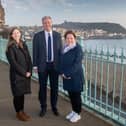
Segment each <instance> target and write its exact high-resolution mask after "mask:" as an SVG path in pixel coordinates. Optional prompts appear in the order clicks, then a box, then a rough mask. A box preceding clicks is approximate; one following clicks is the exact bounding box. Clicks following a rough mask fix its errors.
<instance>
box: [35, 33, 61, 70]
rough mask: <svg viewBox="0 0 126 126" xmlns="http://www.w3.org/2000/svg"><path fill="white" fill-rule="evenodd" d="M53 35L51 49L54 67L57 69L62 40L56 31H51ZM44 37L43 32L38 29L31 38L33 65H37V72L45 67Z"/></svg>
mask: <svg viewBox="0 0 126 126" xmlns="http://www.w3.org/2000/svg"><path fill="white" fill-rule="evenodd" d="M52 36H53V50H54V68H55V70H57V71H58V68H59V62H60V55H61V50H62V49H61V48H62V41H61V36H60V34H59V33H58V32H56V31H52ZM46 59H47V56H46V39H45V32H44V31H40V32H38V33H36V34H35V35H34V38H33V66H37V67H38V72H43V71H44V70H45V67H46Z"/></svg>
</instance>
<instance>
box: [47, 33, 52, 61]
mask: <svg viewBox="0 0 126 126" xmlns="http://www.w3.org/2000/svg"><path fill="white" fill-rule="evenodd" d="M51 57H52V55H51V36H50V33H48V62H50V61H51Z"/></svg>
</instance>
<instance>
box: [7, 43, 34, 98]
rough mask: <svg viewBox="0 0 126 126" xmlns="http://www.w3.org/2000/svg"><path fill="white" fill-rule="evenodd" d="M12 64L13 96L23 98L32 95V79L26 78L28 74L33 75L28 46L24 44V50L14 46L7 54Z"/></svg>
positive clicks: (11, 81)
mask: <svg viewBox="0 0 126 126" xmlns="http://www.w3.org/2000/svg"><path fill="white" fill-rule="evenodd" d="M6 56H7V59H8V61H9V64H10V83H11V89H12V94H13V95H14V96H21V95H24V94H28V93H31V84H30V81H31V77H29V78H27V77H26V72H31V73H32V62H31V57H30V55H29V51H28V48H27V45H26V44H25V43H23V49H22V48H20V47H18V46H17V45H16V44H12V45H11V46H10V47H9V48H8V51H7V52H6Z"/></svg>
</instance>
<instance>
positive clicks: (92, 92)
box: [0, 38, 126, 126]
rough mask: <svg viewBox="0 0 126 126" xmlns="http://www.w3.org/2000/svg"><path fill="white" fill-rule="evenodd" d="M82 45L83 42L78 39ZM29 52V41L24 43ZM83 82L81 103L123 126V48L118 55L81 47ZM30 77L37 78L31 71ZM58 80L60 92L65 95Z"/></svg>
mask: <svg viewBox="0 0 126 126" xmlns="http://www.w3.org/2000/svg"><path fill="white" fill-rule="evenodd" d="M80 42H81V44H82V46H83V43H82V41H80ZM6 44H7V40H5V39H2V38H0V60H2V61H4V62H7V60H6V56H5V48H6ZM27 45H28V47H29V51H30V54H32V43H31V42H27ZM83 51H84V60H83V63H84V65H83V66H84V71H85V72H84V73H85V85H84V92H83V93H82V103H83V105H86V106H88V107H89V108H91V109H93V110H95V111H97V112H98V113H101V114H102V115H104V116H107V117H109V118H110V119H113V120H115V121H116V122H118V123H120V124H122V125H124V126H126V79H125V76H126V55H125V53H124V52H125V51H126V50H124V49H121V53H120V54H117V50H116V49H114V50H113V53H111V50H110V49H109V48H107V49H106V51H104V48H101V49H100V50H99V49H97V48H96V50H95V51H92V50H91V49H86V47H85V48H83ZM33 78H38V76H37V74H35V73H33ZM61 81H62V80H61V79H60V82H59V91H60V92H61V93H62V94H65V95H66V94H67V93H66V92H65V91H64V90H63V88H62V82H61Z"/></svg>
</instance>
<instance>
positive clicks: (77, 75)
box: [60, 31, 84, 123]
mask: <svg viewBox="0 0 126 126" xmlns="http://www.w3.org/2000/svg"><path fill="white" fill-rule="evenodd" d="M64 37H65V46H64V49H63V52H62V56H61V67H60V71H61V76H62V77H63V88H64V90H67V91H68V94H69V97H70V100H71V104H72V112H70V113H69V114H68V115H67V116H66V119H68V120H69V121H70V122H73V123H74V122H77V121H78V120H80V119H81V116H80V113H81V91H82V90H83V84H84V74H83V69H82V59H83V52H82V49H81V46H80V45H79V44H78V43H76V36H75V34H74V32H72V31H67V32H66V33H65V35H64Z"/></svg>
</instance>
